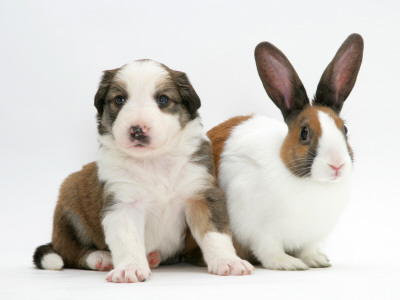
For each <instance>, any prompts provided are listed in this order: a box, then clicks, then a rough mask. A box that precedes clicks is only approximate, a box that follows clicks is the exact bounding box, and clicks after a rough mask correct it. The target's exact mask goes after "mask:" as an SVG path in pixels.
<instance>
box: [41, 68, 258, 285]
mask: <svg viewBox="0 0 400 300" xmlns="http://www.w3.org/2000/svg"><path fill="white" fill-rule="evenodd" d="M94 104H95V106H96V108H97V111H98V114H97V120H98V132H99V136H98V140H99V143H100V147H99V150H98V158H97V161H96V162H92V163H90V164H87V165H85V166H84V167H83V168H82V170H80V171H79V172H76V173H73V174H71V175H70V176H69V177H68V178H67V179H66V180H65V181H64V183H63V184H62V186H61V189H60V195H59V199H58V203H57V206H56V209H55V213H54V224H53V236H52V241H51V243H50V244H47V245H43V246H40V247H38V248H37V249H36V252H35V254H34V263H35V264H36V266H37V267H38V268H41V269H53V270H58V269H62V268H63V267H64V266H65V267H69V268H82V269H92V270H103V271H110V272H109V273H108V275H107V277H106V279H107V280H108V281H112V282H138V281H144V280H147V279H148V278H149V277H150V274H151V272H150V267H155V266H157V265H158V264H159V263H160V262H161V263H168V262H171V261H176V259H175V258H177V257H179V256H180V254H182V253H189V252H190V249H193V248H195V246H196V245H195V243H194V242H197V244H198V245H199V246H200V248H201V250H202V255H203V258H204V261H205V263H206V264H207V266H208V270H209V272H210V273H213V274H218V275H243V274H251V273H252V272H253V270H254V269H253V266H251V265H250V264H249V263H248V262H247V261H244V260H241V259H240V258H239V257H238V256H237V255H236V253H235V250H234V248H233V245H232V240H231V232H230V230H229V218H228V214H227V209H226V201H225V197H224V194H223V192H222V191H221V190H220V189H219V188H218V186H217V182H216V177H215V173H214V163H213V159H212V151H211V145H210V141H209V139H208V138H207V137H206V135H205V133H204V130H203V126H202V124H201V121H200V117H199V115H198V113H197V110H198V108H199V107H200V99H199V97H198V96H197V94H196V92H195V90H194V89H193V87H192V85H191V84H190V82H189V80H188V78H187V76H186V75H185V73H182V72H179V71H174V70H171V69H169V68H168V67H166V66H165V65H163V64H160V63H157V62H155V61H152V60H138V61H134V62H132V63H129V64H127V65H125V66H123V67H121V68H118V69H114V70H109V71H105V72H104V75H103V77H102V79H101V82H100V86H99V89H98V91H97V93H96V96H95V101H94ZM192 237H194V240H193V238H192ZM185 243H186V248H185ZM189 248H190V249H189ZM193 251H194V252H196V250H193ZM189 254H190V253H189ZM188 256H189V258H190V255H188ZM191 258H193V256H192V257H191Z"/></svg>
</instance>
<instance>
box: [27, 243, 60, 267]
mask: <svg viewBox="0 0 400 300" xmlns="http://www.w3.org/2000/svg"><path fill="white" fill-rule="evenodd" d="M33 263H34V264H35V265H36V267H38V268H39V269H45V270H61V269H62V268H63V267H64V261H63V259H62V257H61V256H60V255H58V254H57V253H56V252H55V251H54V249H53V245H52V244H51V243H48V244H46V245H42V246H39V247H37V248H36V250H35V253H34V254H33Z"/></svg>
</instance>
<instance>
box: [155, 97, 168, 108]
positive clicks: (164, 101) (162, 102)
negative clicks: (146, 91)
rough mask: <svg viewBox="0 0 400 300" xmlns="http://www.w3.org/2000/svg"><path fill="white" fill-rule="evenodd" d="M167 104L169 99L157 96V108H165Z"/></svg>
mask: <svg viewBox="0 0 400 300" xmlns="http://www.w3.org/2000/svg"><path fill="white" fill-rule="evenodd" d="M168 103H169V98H168V97H167V96H165V95H161V96H158V98H157V104H158V106H159V107H166V106H167V105H168Z"/></svg>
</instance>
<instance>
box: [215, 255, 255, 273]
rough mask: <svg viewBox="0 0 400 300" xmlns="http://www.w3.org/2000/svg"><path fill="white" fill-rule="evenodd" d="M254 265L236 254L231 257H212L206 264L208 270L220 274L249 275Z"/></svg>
mask: <svg viewBox="0 0 400 300" xmlns="http://www.w3.org/2000/svg"><path fill="white" fill-rule="evenodd" d="M253 271H254V267H253V266H252V265H251V264H250V263H248V262H247V261H245V260H242V259H240V258H239V257H237V256H234V257H232V258H228V259H227V258H220V259H214V260H213V261H211V262H210V263H209V264H208V272H210V273H211V274H215V275H220V276H228V275H250V274H252V273H253Z"/></svg>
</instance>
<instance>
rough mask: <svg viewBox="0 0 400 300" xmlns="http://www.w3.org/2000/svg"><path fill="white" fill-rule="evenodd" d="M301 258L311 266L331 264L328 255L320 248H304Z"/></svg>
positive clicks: (318, 266) (328, 265)
mask: <svg viewBox="0 0 400 300" xmlns="http://www.w3.org/2000/svg"><path fill="white" fill-rule="evenodd" d="M299 258H300V259H301V260H302V261H303V262H304V263H305V264H306V265H307V266H309V267H310V268H328V267H330V266H331V264H330V263H329V259H328V257H327V256H326V255H325V254H324V253H322V252H320V251H318V250H304V251H302V252H301V253H300V255H299Z"/></svg>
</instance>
